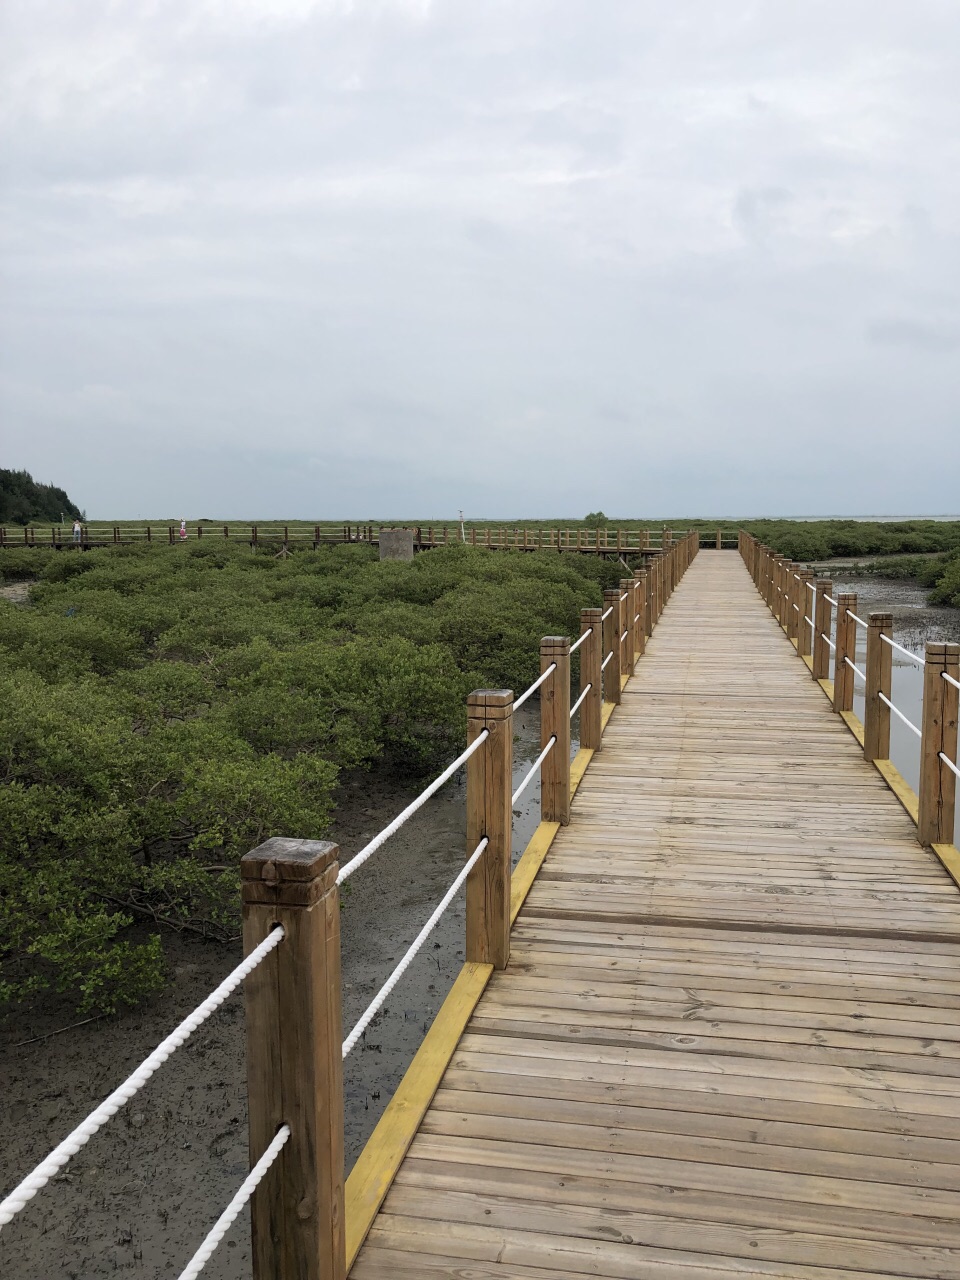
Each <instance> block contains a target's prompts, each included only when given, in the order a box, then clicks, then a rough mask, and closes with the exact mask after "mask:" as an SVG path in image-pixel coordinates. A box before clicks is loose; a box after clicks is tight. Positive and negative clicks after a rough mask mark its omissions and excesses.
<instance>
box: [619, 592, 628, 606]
mask: <svg viewBox="0 0 960 1280" xmlns="http://www.w3.org/2000/svg"><path fill="white" fill-rule="evenodd" d="M626 598H627V593H626V592H624V593H623V595H622V596H621V597H620V603H621V604H623V602H624V600H626Z"/></svg>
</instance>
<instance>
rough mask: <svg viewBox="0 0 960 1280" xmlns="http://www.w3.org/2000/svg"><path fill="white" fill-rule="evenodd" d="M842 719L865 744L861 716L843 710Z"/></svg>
mask: <svg viewBox="0 0 960 1280" xmlns="http://www.w3.org/2000/svg"><path fill="white" fill-rule="evenodd" d="M840 719H841V720H842V721H843V723H844V724H845V725H846V726H847V728H848V729H849V730H850V732H851V733H852V734H853V736H854V737H855V738H856V740H857V741H858V742H859V743H860V745H861V747H862V746H863V723H862V721H861V720H860V717H859V716H855V715H854V714H853V712H852V711H841V712H840Z"/></svg>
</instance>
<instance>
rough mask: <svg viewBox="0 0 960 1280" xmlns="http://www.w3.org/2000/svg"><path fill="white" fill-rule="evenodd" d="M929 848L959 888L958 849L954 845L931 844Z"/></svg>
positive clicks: (959, 864)
mask: <svg viewBox="0 0 960 1280" xmlns="http://www.w3.org/2000/svg"><path fill="white" fill-rule="evenodd" d="M930 848H931V849H932V850H933V852H934V853H935V854H936V855H937V857H938V858H939V859H940V861H941V862H942V863H943V865H944V867H946V869H947V872H948V874H949V876H950V878H951V879H952V880H953V882H954V884H955V885H956V886H957V887H958V888H960V849H958V848H957V846H956V845H955V844H932V845H931V846H930Z"/></svg>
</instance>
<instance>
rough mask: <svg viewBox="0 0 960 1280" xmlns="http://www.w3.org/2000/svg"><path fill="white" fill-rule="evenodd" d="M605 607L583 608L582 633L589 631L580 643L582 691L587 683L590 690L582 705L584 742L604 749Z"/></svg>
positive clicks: (581, 728) (594, 749)
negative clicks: (603, 665) (601, 725)
mask: <svg viewBox="0 0 960 1280" xmlns="http://www.w3.org/2000/svg"><path fill="white" fill-rule="evenodd" d="M602 619H603V610H602V609H581V610H580V634H581V635H583V634H584V632H586V631H589V632H590V635H589V636H587V638H586V640H584V642H583V644H582V645H581V646H580V692H581V693H583V691H584V689H585V688H586V687H587V685H589V686H590V692H589V693H588V694H587V696H586V697H585V698H584V700H583V702H582V703H581V706H580V745H581V747H589V748H590V749H591V750H592V751H599V750H600V739H601V730H600V723H601V720H600V715H601V711H602V708H603V677H602V675H601V672H600V665H601V663H602V662H603V621H602Z"/></svg>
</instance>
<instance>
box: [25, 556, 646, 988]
mask: <svg viewBox="0 0 960 1280" xmlns="http://www.w3.org/2000/svg"><path fill="white" fill-rule="evenodd" d="M0 567H3V568H4V570H5V571H12V574H11V576H16V575H17V574H19V575H21V576H22V575H23V570H24V567H26V568H28V569H29V570H30V571H31V572H32V575H33V576H35V577H36V578H37V581H36V582H35V584H34V586H33V588H32V590H31V597H30V604H29V606H27V607H22V606H15V605H12V604H9V603H7V602H5V601H0V784H2V785H0V831H3V832H4V842H3V845H2V847H0V939H2V942H0V947H2V950H0V1000H6V1001H8V1002H16V1001H22V1000H25V999H30V998H34V997H37V996H38V995H40V994H42V993H43V992H44V991H55V992H58V993H60V994H62V995H64V996H66V997H68V998H69V999H71V1000H73V1001H74V1003H75V1005H76V1007H77V1008H78V1009H79V1010H90V1009H99V1010H112V1009H117V1008H121V1007H123V1006H125V1005H131V1004H135V1003H136V1002H138V1001H140V1000H142V999H143V998H144V997H145V996H148V995H149V994H150V993H151V992H153V991H156V990H157V989H158V988H159V987H160V986H161V985H162V984H163V982H164V969H163V953H162V948H161V945H160V938H159V934H158V933H157V928H158V927H159V926H165V927H168V928H173V929H190V930H193V931H198V932H200V933H203V934H205V935H208V936H214V937H227V936H231V935H234V934H235V933H236V931H237V926H238V887H239V859H240V857H241V856H242V854H243V853H244V852H245V851H246V850H248V849H250V848H252V847H253V846H254V845H256V844H258V843H259V842H260V841H262V840H263V839H265V838H267V837H268V836H270V835H281V834H286V835H297V836H302V837H306V838H317V837H320V836H322V835H323V834H324V832H325V830H326V829H327V827H328V824H329V821H330V817H331V814H332V812H333V808H334V805H335V802H336V795H337V784H338V777H339V774H340V772H341V770H343V769H345V768H350V769H356V768H364V767H370V766H372V765H374V764H378V763H379V764H382V765H384V766H387V767H390V768H391V769H394V770H400V771H406V772H409V773H414V774H419V773H423V772H424V771H427V770H430V769H433V768H435V767H436V766H437V765H438V764H439V763H440V762H442V761H445V760H447V759H449V758H450V756H451V755H452V754H453V753H454V751H455V750H456V747H457V744H458V743H459V742H460V741H461V740H462V733H463V727H464V711H463V708H464V701H465V697H466V694H467V693H468V692H469V690H470V689H471V688H474V687H477V686H480V685H483V686H496V687H504V686H507V687H509V686H513V687H514V688H515V689H517V690H518V691H519V690H520V689H521V688H523V687H525V686H526V684H527V683H529V682H530V681H531V680H532V679H533V678H535V675H536V673H537V670H538V657H537V653H538V647H539V641H540V637H541V636H542V635H544V634H554V633H564V632H566V633H570V634H573V633H575V631H576V629H577V624H578V611H579V609H580V608H581V607H583V606H585V605H596V604H599V603H600V601H601V598H602V590H603V587H605V586H609V585H613V584H614V583H616V582H617V581H618V580H619V578H620V577H621V576H622V574H623V568H622V566H620V565H618V564H615V563H606V562H603V561H599V560H595V559H593V558H590V557H584V558H579V557H569V556H562V557H561V556H557V555H553V556H548V555H499V554H492V553H490V552H486V551H483V550H481V549H474V548H471V547H468V546H462V545H454V546H451V547H449V548H447V549H443V550H438V551H433V552H430V553H429V554H428V555H422V556H419V557H418V558H417V559H416V560H415V561H414V562H413V563H412V564H398V563H393V562H385V563H382V564H381V563H380V562H378V561H377V560H376V559H375V558H374V555H373V553H372V552H371V550H370V548H369V547H363V546H340V547H333V548H330V549H328V550H319V551H316V552H314V551H309V552H304V553H302V554H296V555H292V556H290V557H289V558H286V559H278V558H277V557H275V556H274V555H272V554H271V553H270V552H269V551H257V552H251V551H250V549H249V548H247V547H245V546H240V545H234V544H230V543H225V542H223V541H217V542H215V541H214V540H213V539H211V540H210V541H209V542H207V541H203V542H197V543H191V544H189V545H188V546H185V547H180V546H178V547H175V548H170V547H169V546H165V545H163V544H161V545H154V546H130V547H124V546H117V547H110V548H106V549H104V550H100V551H88V552H82V553H79V552H75V551H74V550H73V549H72V548H68V549H66V550H64V551H61V552H52V551H46V550H43V549H41V548H36V549H25V550H24V551H23V552H21V551H19V550H15V549H6V550H4V551H3V552H0Z"/></svg>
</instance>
